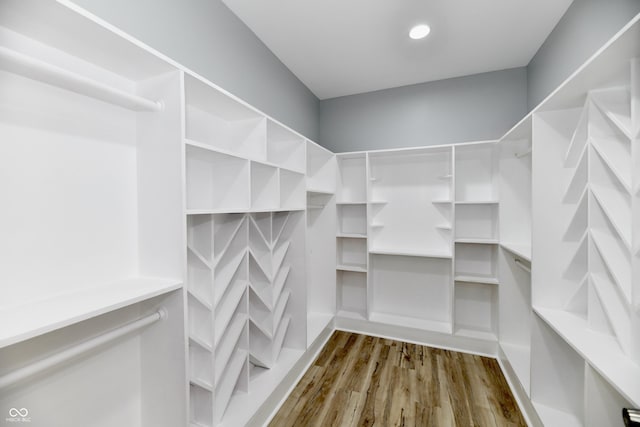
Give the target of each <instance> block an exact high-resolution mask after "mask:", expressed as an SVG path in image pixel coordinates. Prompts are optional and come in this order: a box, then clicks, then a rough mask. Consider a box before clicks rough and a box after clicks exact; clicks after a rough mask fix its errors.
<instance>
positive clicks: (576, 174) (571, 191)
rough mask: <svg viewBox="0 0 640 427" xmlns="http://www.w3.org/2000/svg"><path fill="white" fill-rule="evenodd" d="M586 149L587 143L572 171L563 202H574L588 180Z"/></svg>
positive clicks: (587, 147) (587, 148)
mask: <svg viewBox="0 0 640 427" xmlns="http://www.w3.org/2000/svg"><path fill="white" fill-rule="evenodd" d="M588 151H589V144H586V145H585V146H584V149H583V150H582V153H581V154H580V158H579V159H578V161H577V165H576V167H575V169H574V171H573V175H572V176H571V180H570V181H569V185H568V186H567V190H566V192H565V195H564V198H563V202H564V203H576V202H577V201H578V200H579V197H580V196H581V195H582V194H583V192H584V189H585V187H586V186H587V184H588V182H589V167H588V166H589V162H588V157H589V156H588V155H587V152H588Z"/></svg>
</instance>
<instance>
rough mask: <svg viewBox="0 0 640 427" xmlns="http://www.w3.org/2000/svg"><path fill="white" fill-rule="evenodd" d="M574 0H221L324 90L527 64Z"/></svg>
mask: <svg viewBox="0 0 640 427" xmlns="http://www.w3.org/2000/svg"><path fill="white" fill-rule="evenodd" d="M571 1H572V0H315V1H313V0H306V1H305V0H223V2H224V3H225V4H226V5H227V6H228V7H229V8H230V9H231V10H232V11H233V12H234V13H235V14H236V15H237V16H238V17H240V19H241V20H242V21H244V23H245V24H247V25H248V26H249V27H250V28H251V29H252V30H253V32H254V33H255V34H256V35H257V36H258V37H259V38H260V39H261V40H262V41H263V42H264V43H265V44H266V45H267V46H268V47H269V48H270V49H271V50H272V51H273V53H274V54H275V55H276V56H277V57H278V58H280V60H281V61H282V62H283V63H284V64H285V65H286V66H287V67H288V68H289V69H290V70H291V71H292V72H293V73H294V74H295V75H296V76H297V77H298V78H299V79H300V80H301V81H302V82H303V83H304V84H305V85H307V87H309V89H311V91H313V93H314V94H315V95H316V96H317V97H318V98H320V99H327V98H334V97H337V96H343V95H352V94H355V93H362V92H369V91H373V90H379V89H386V88H390V87H397V86H404V85H408V84H414V83H421V82H426V81H432V80H440V79H445V78H451V77H458V76H464V75H469V74H476V73H482V72H486V71H495V70H502V69H507V68H514V67H521V66H525V65H527V64H528V63H529V61H530V60H531V58H532V57H533V55H534V54H535V53H536V51H537V50H538V48H539V47H540V45H541V44H542V43H543V42H544V40H545V39H546V37H547V36H548V35H549V33H550V32H551V30H552V29H553V27H554V26H555V25H556V23H557V22H558V21H559V20H560V18H561V17H562V15H563V14H564V12H565V11H566V9H567V8H568V7H569V5H570V4H571ZM417 23H427V24H429V25H430V26H431V34H430V35H429V37H427V38H426V39H424V40H420V41H416V40H411V39H409V37H408V32H409V28H410V27H411V26H413V25H414V24H417Z"/></svg>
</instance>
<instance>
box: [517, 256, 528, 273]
mask: <svg viewBox="0 0 640 427" xmlns="http://www.w3.org/2000/svg"><path fill="white" fill-rule="evenodd" d="M514 262H515V263H516V265H517V266H518V267H520V268H521V269H523V270H524V271H526V272H527V273H531V267H529V266H527V265H526V264H525V263H524V262H522V260H521V259H520V258H516V259H515V260H514Z"/></svg>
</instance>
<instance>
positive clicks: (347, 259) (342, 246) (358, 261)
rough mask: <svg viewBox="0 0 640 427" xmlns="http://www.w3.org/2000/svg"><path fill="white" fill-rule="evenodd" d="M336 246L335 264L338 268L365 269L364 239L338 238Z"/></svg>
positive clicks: (348, 269)
mask: <svg viewBox="0 0 640 427" xmlns="http://www.w3.org/2000/svg"><path fill="white" fill-rule="evenodd" d="M337 243H338V246H337V251H336V255H337V262H336V264H337V266H338V269H340V270H343V269H344V270H346V271H365V272H366V270H367V241H366V240H364V239H352V238H340V239H338V242H337Z"/></svg>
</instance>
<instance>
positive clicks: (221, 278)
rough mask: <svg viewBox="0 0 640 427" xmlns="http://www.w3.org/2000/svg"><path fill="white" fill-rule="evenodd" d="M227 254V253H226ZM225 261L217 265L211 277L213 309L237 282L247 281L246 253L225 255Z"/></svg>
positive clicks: (243, 250) (244, 250)
mask: <svg viewBox="0 0 640 427" xmlns="http://www.w3.org/2000/svg"><path fill="white" fill-rule="evenodd" d="M227 254H228V252H227ZM227 257H228V258H227V259H225V258H223V261H222V262H221V263H219V264H218V266H217V267H216V270H215V271H214V276H213V298H214V307H217V306H218V305H219V304H220V303H221V302H222V301H223V300H224V299H226V297H227V294H228V293H229V292H230V290H232V289H233V288H234V287H235V286H239V285H238V282H246V281H247V273H246V269H247V267H246V265H247V264H246V263H247V258H248V256H247V251H246V249H244V248H243V249H241V250H240V251H239V252H238V253H237V254H235V255H233V256H231V255H227Z"/></svg>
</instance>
